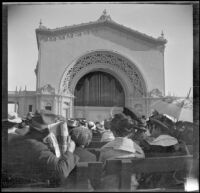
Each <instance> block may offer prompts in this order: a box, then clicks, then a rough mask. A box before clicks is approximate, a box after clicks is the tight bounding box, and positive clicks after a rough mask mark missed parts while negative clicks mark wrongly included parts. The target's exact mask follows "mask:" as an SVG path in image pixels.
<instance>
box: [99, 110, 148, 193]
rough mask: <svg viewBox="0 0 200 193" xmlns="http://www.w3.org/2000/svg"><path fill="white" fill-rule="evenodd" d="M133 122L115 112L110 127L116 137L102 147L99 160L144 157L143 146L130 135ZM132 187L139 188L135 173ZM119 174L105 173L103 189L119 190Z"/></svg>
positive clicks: (132, 177)
mask: <svg viewBox="0 0 200 193" xmlns="http://www.w3.org/2000/svg"><path fill="white" fill-rule="evenodd" d="M132 123H133V122H132V121H131V120H130V118H128V117H127V116H126V115H124V114H123V113H120V114H115V116H114V118H113V119H112V121H111V126H110V129H111V131H112V132H113V134H114V136H115V139H114V140H113V141H111V142H108V143H107V144H106V145H104V146H103V147H102V148H101V151H100V157H99V161H102V162H106V160H108V159H124V158H144V157H145V155H144V152H143V150H142V148H141V147H140V146H139V145H138V144H136V143H135V142H134V141H133V140H131V139H129V136H130V135H132V134H133V130H134V125H133V124H132ZM131 179H132V181H131V183H132V188H133V187H134V189H137V186H138V182H137V178H136V175H135V174H132V176H131ZM119 180H120V179H119V176H117V175H105V176H103V178H102V187H101V188H102V189H104V190H108V191H110V190H112V191H118V185H119Z"/></svg>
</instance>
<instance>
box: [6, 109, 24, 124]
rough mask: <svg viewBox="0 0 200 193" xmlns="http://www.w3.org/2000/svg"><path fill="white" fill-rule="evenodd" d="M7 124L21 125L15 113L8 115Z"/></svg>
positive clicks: (20, 120)
mask: <svg viewBox="0 0 200 193" xmlns="http://www.w3.org/2000/svg"><path fill="white" fill-rule="evenodd" d="M8 122H11V123H21V122H22V119H21V118H20V117H18V115H17V113H16V112H9V113H8Z"/></svg>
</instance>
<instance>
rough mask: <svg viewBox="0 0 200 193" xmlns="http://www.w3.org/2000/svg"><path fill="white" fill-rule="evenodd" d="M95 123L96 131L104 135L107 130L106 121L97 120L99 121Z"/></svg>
mask: <svg viewBox="0 0 200 193" xmlns="http://www.w3.org/2000/svg"><path fill="white" fill-rule="evenodd" d="M95 125H96V131H97V132H98V133H99V134H101V135H102V133H103V132H104V131H105V128H104V122H103V121H102V122H99V121H97V122H96V123H95Z"/></svg>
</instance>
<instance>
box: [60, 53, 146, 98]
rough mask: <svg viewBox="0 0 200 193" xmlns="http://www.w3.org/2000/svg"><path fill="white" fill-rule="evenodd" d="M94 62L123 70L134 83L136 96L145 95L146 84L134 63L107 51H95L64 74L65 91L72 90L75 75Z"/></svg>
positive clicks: (63, 86) (62, 84)
mask: <svg viewBox="0 0 200 193" xmlns="http://www.w3.org/2000/svg"><path fill="white" fill-rule="evenodd" d="M92 64H107V65H111V66H112V68H113V67H114V68H117V69H119V70H121V71H123V72H124V73H125V74H126V75H127V77H128V78H129V79H130V81H131V82H132V83H133V87H134V92H135V96H137V97H139V96H144V94H145V86H144V81H143V78H142V76H141V75H140V73H139V71H138V70H137V69H136V67H135V66H134V65H131V63H130V62H129V61H128V60H127V59H125V58H122V57H121V56H118V55H116V54H114V53H110V52H106V51H95V52H93V53H90V54H88V55H85V56H83V57H82V58H80V59H79V60H78V61H77V63H76V64H75V65H74V66H73V67H71V68H70V69H69V70H68V71H67V72H66V73H65V75H64V78H63V81H62V83H61V88H62V91H63V92H72V88H71V85H72V81H73V79H74V77H75V76H76V75H77V74H78V73H79V72H80V71H81V70H82V69H83V68H86V67H88V66H89V65H92Z"/></svg>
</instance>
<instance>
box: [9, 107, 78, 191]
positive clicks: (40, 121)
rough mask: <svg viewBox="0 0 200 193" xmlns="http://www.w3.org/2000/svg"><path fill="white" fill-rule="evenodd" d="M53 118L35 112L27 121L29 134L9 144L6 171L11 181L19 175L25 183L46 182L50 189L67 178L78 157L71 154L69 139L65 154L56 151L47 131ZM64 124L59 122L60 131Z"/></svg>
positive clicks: (55, 140) (52, 125) (53, 137)
mask: <svg viewBox="0 0 200 193" xmlns="http://www.w3.org/2000/svg"><path fill="white" fill-rule="evenodd" d="M56 119H57V116H56V115H54V114H51V113H49V112H44V111H43V112H41V113H37V114H36V115H35V116H34V117H33V118H32V120H31V124H30V130H29V132H28V133H27V134H26V135H25V136H21V137H20V138H18V139H16V140H13V141H12V142H11V143H10V144H9V146H8V161H7V166H6V169H7V173H8V175H10V176H11V178H14V177H16V176H18V175H19V176H20V177H23V178H24V179H27V181H28V182H29V183H30V182H47V181H48V182H49V183H48V184H49V185H50V186H53V187H55V186H58V185H59V184H60V183H61V182H64V181H65V180H66V179H67V177H68V175H69V173H70V172H71V171H72V170H73V168H74V167H75V166H76V164H77V162H78V160H79V157H78V156H77V155H74V154H73V152H74V150H75V143H74V142H73V141H72V140H68V141H67V147H66V151H65V152H61V151H60V149H59V144H58V141H57V139H56V137H55V135H54V133H53V132H51V128H53V127H54V125H55V122H56ZM64 125H65V126H66V123H62V122H61V123H60V128H62V127H61V126H63V127H64ZM58 128H59V127H58ZM64 143H65V142H64Z"/></svg>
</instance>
